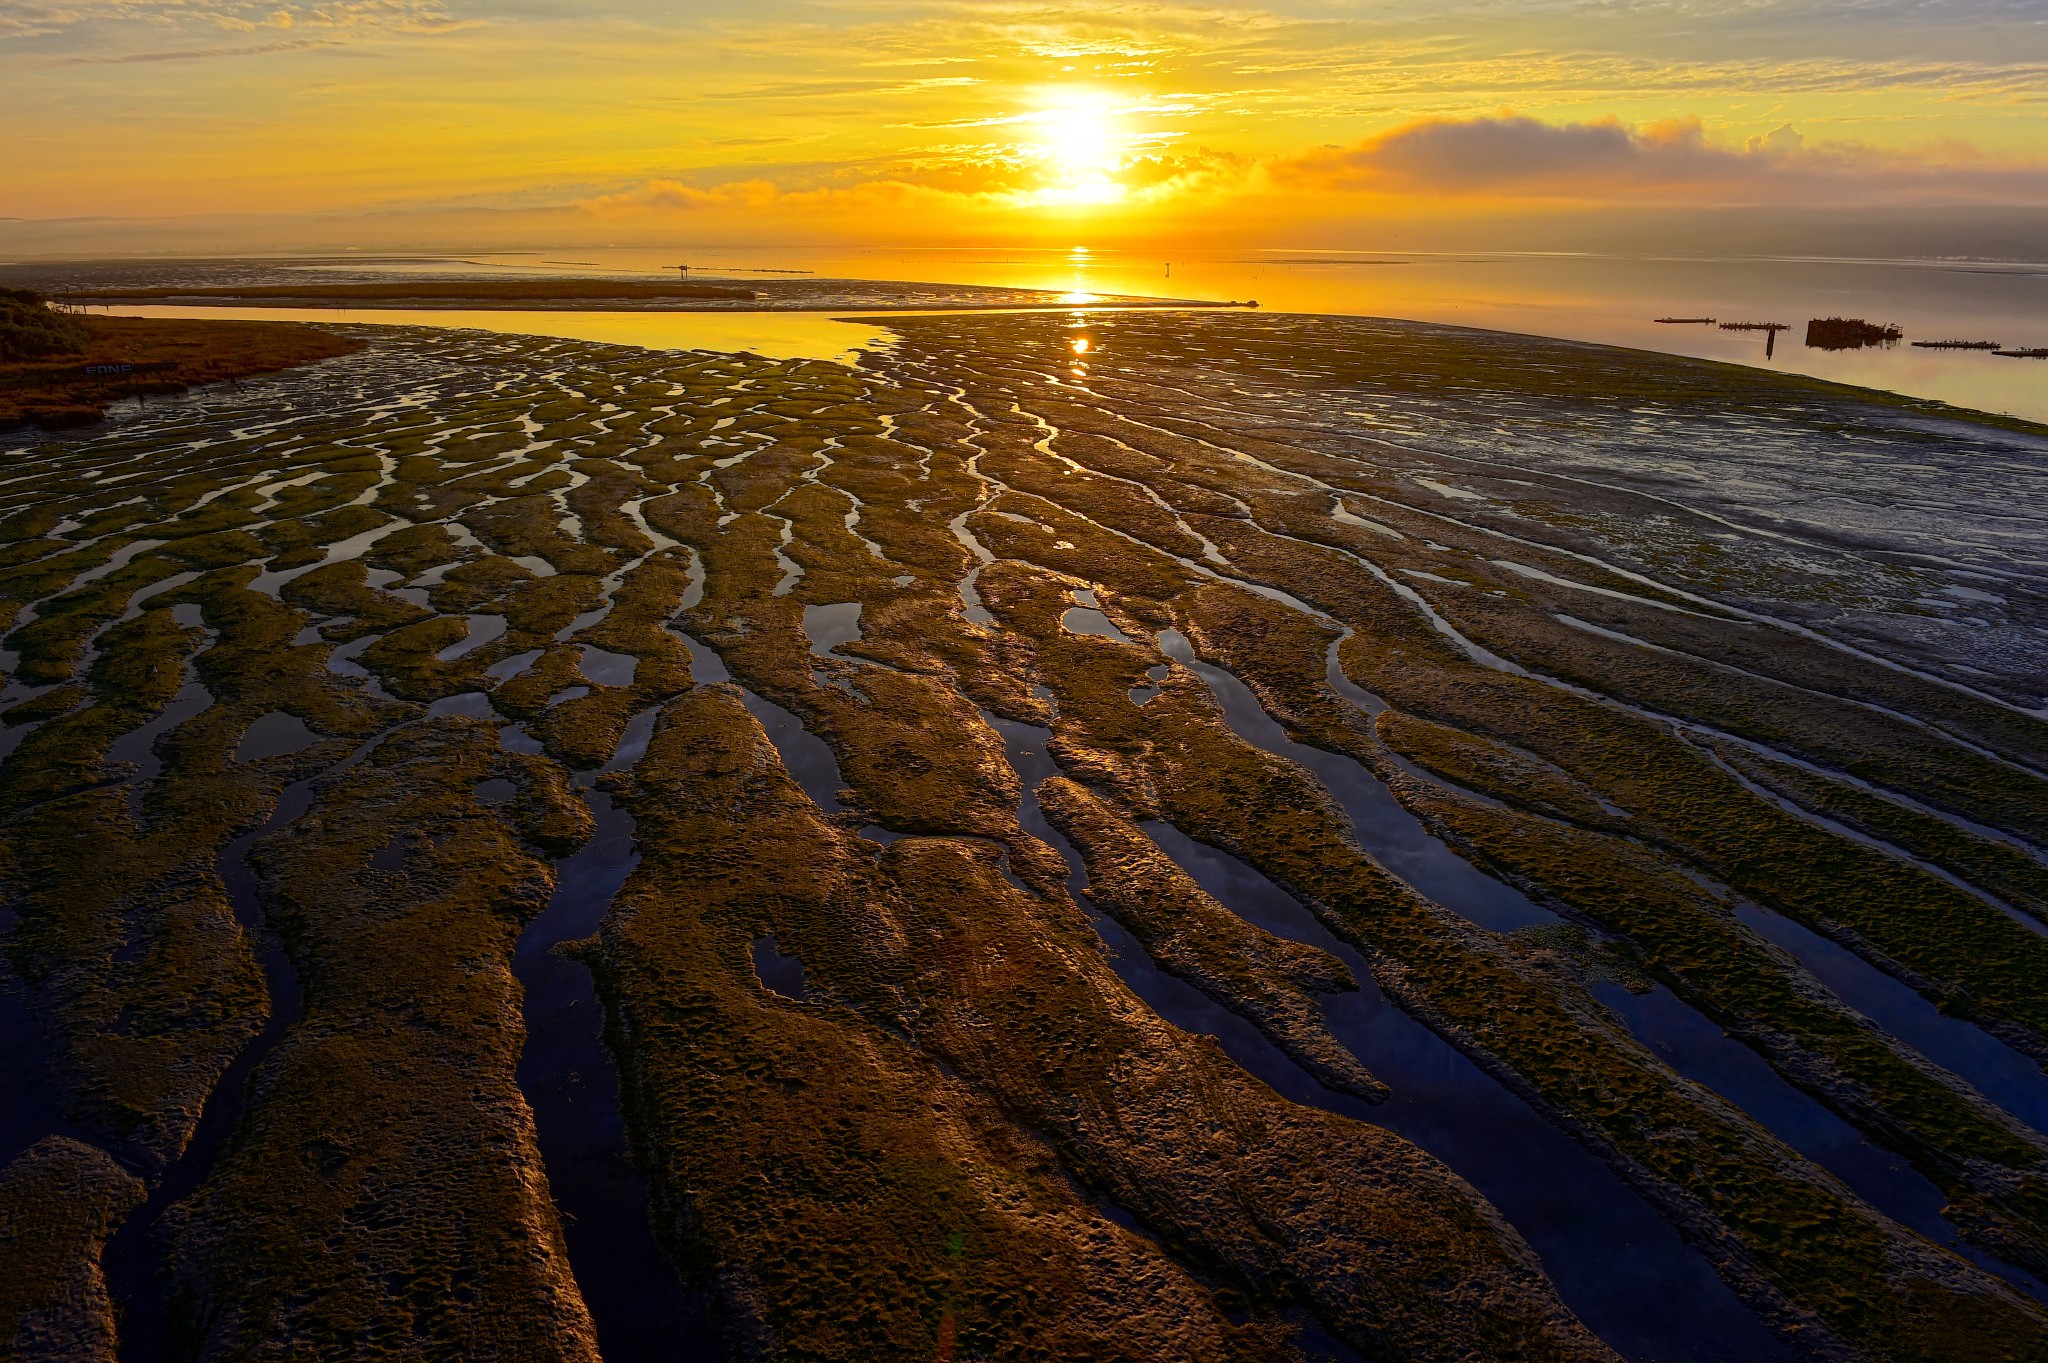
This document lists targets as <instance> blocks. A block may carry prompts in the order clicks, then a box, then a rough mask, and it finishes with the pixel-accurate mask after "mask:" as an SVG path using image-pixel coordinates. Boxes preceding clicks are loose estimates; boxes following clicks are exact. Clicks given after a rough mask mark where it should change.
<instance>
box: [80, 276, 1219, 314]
mask: <svg viewBox="0 0 2048 1363" xmlns="http://www.w3.org/2000/svg"><path fill="white" fill-rule="evenodd" d="M56 299H57V301H58V302H61V303H64V304H67V305H70V306H74V307H99V306H109V307H112V306H122V305H137V304H147V305H157V306H167V307H265V308H332V309H335V310H337V311H347V310H349V309H351V308H365V309H367V308H377V309H394V310H397V309H403V310H408V311H422V312H455V311H463V312H485V311H504V312H552V311H563V312H961V311H982V310H997V309H1006V308H1018V307H1062V306H1109V307H1119V308H1187V307H1200V308H1222V307H1253V306H1256V304H1253V303H1240V302H1236V301H1222V300H1216V299H1196V298H1156V297H1146V296H1143V295H1136V294H1089V295H1087V296H1086V299H1085V302H1083V301H1082V300H1081V299H1080V298H1077V297H1076V296H1075V295H1074V294H1071V293H1061V292H1058V291H1056V290H1052V289H1001V288H990V287H987V286H980V285H929V284H917V283H909V282H889V281H871V280H834V279H804V280H801V281H797V280H760V281H750V282H749V283H748V284H747V285H746V286H745V287H739V286H729V285H710V284H698V283H677V284H667V283H653V282H646V281H637V280H630V281H629V280H609V279H561V280H552V279H551V280H509V279H508V280H476V281H471V280H463V281H448V280H404V281H393V282H390V283H354V284H310V285H300V284H249V285H227V286H215V287H191V286H184V285H176V284H171V285H156V286H152V287H145V288H115V289H79V290H74V291H70V292H64V293H60V294H58V295H56Z"/></svg>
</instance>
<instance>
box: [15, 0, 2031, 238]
mask: <svg viewBox="0 0 2048 1363" xmlns="http://www.w3.org/2000/svg"><path fill="white" fill-rule="evenodd" d="M2036 8H2037V6H2036V5H2035V4H2034V3H2033V0H1956V2H1955V3H1944V4H1942V5H1939V6H1928V5H1923V4H1919V3H1912V2H1911V0H1869V2H1868V3H1863V4H1858V5H1854V6H1848V5H1841V4H1826V5H1823V4H1818V3H1785V2H1784V0H1690V2H1689V3H1668V4H1664V3H1659V4H1638V3H1628V2H1627V0H1622V2H1621V3H1611V2H1601V0H1491V2H1485V0H1474V2H1472V3H1464V4H1458V3H1453V4H1450V5H1444V6H1431V7H1419V6H1415V5H1412V4H1404V5H1393V4H1380V3H1330V2H1329V0H1294V2H1293V3H1284V4H1275V5H1265V6H1247V7H1233V6H1228V5H1181V4H1142V3H1140V4H1115V3H1109V4H1099V5H1090V6H1078V5H1061V4H1021V3H1001V2H1000V0H997V2H992V3H959V2H958V0H928V2H926V3H903V4H874V5H858V4H847V3H832V2H831V0H825V2H823V3H790V2H789V0H764V2H763V3H749V4H744V5H742V4H735V3H731V0H710V2H709V3H694V4H690V5H674V4H649V3H624V4H622V3H617V2H616V0H597V2H596V3H575V4H564V3H560V0H508V2H507V3H489V2H488V0H487V2H485V3H477V2H476V0H336V2H335V3H330V4H315V5H295V4H291V3H280V2H279V0H262V2H261V3H242V0H75V2H72V3H64V2H62V0H49V2H48V3H40V2H39V3H23V2H22V0H0V80H4V81H5V85H6V88H7V89H8V90H9V92H10V93H9V96H8V106H9V107H8V115H7V141H8V144H9V154H8V158H7V160H8V166H7V172H6V176H5V179H4V182H0V216H5V217H12V218H16V219H30V220H38V219H68V218H78V217H116V218H135V219H149V220H161V219H187V218H189V219H194V220H202V221H213V220H219V219H221V218H222V216H223V215H254V216H255V217H257V218H262V217H269V216H273V215H278V216H282V217H284V218H290V219H302V218H306V217H309V216H314V215H329V216H331V215H342V217H343V218H345V219H346V220H347V221H349V222H352V223H354V224H356V229H355V230H356V231H357V232H358V233H359V235H360V236H361V237H362V238H363V239H364V240H365V241H366V242H367V241H379V240H394V239H398V238H402V237H405V236H407V234H408V233H409V234H411V235H412V236H414V237H418V236H419V235H421V234H422V233H428V234H431V232H433V231H441V232H443V233H444V234H448V233H453V234H465V233H466V234H468V235H470V236H471V237H474V238H475V239H477V240H478V241H479V242H480V243H481V242H483V241H486V240H510V239H514V238H518V237H521V236H529V237H535V238H542V237H545V238H547V239H550V240H563V241H567V240H583V239H588V240H598V239H600V238H602V239H620V240H635V239H639V238H641V237H647V236H653V235H659V234H666V235H672V234H674V233H675V232H676V231H678V230H687V231H688V232H689V233H690V234H691V235H693V236H696V237H699V238H718V237H725V238H728V239H749V238H758V239H764V240H765V239H775V240H790V241H800V240H832V241H857V240H875V241H890V242H917V241H943V240H952V239H960V240H968V239H974V240H991V239H1013V240H1018V241H1023V242H1029V241H1038V240H1048V241H1050V240H1065V239H1068V238H1071V237H1073V236H1075V235H1076V234H1077V233H1082V234H1087V235H1091V236H1093V237H1095V238H1099V239H1105V240H1107V239H1114V238H1118V237H1125V238H1131V237H1147V238H1161V239H1176V240H1188V241H1191V242H1199V241H1215V242H1221V241H1233V240H1253V239H1259V240H1271V239H1273V238H1274V236H1275V233H1276V231H1278V232H1280V234H1281V235H1283V236H1284V235H1286V232H1287V231H1288V230H1294V229H1298V230H1299V233H1305V234H1309V235H1313V234H1314V232H1315V231H1316V230H1318V229H1320V228H1325V227H1331V226H1333V225H1334V226H1338V227H1342V228H1345V229H1346V230H1349V231H1354V232H1365V233H1369V232H1370V229H1371V228H1372V226H1373V225H1374V224H1376V223H1382V222H1391V221H1402V220H1417V219H1437V220H1441V219H1460V218H1475V217H1491V218H1495V219H1512V218H1515V217H1517V216H1528V215H1543V214H1555V213H1560V212H1584V211H1588V210H1597V209H1601V208H1606V207H1616V208H1618V207H1622V206H1626V207H1628V208H1631V209H1641V208H1645V207H1648V208H1653V209H1654V208H1663V209H1669V210H1678V211H1683V210H1686V209H1690V208H1697V207H1704V206H1708V205H1712V206H1725V205H1757V206H1765V207H1771V208H1785V207H1790V208H1799V207H1808V206H1811V207H1825V208H1834V209H1840V208H1844V207H1859V206H1867V207H1871V208H1878V209H1889V208H1897V207H1912V206H1926V205H1958V204H2005V205H2014V204H2019V205H2048V137H2044V134H2043V133H2042V126H2043V125H2042V119H2041V114H2042V112H2043V107H2042V106H2043V103H2044V101H2048V26H2044V25H2043V24H2041V23H2040V22H2039V19H2038V15H2037V14H2036V13H2034V12H2033V11H2034V10H2035V9H2036ZM433 224H439V226H438V227H435V226H432V225H433ZM14 226H15V228H16V229H17V235H18V234H19V232H20V231H26V230H28V229H27V228H25V227H23V226H22V225H21V224H15V225H14ZM47 236H48V233H47V232H45V233H44V237H45V238H47ZM7 240H8V234H7V232H6V231H5V230H0V244H5V243H6V241H7Z"/></svg>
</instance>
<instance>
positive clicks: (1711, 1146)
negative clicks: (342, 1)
mask: <svg viewBox="0 0 2048 1363" xmlns="http://www.w3.org/2000/svg"><path fill="white" fill-rule="evenodd" d="M888 327H889V330H890V332H891V333H892V337H893V339H892V340H891V341H890V343H889V344H887V345H886V346H884V347H881V348H878V349H874V350H869V351H866V352H864V353H862V354H861V355H860V357H859V359H858V362H857V363H854V364H841V363H832V362H825V361H818V360H768V359H762V358H760V357H757V356H752V355H744V354H714V353H708V352H660V351H652V350H641V349H634V348H629V347H623V346H610V345H601V344H594V343H588V342H579V341H568V340H560V339H547V338H541V337H521V336H511V335H499V334H486V333H482V332H472V331H459V330H435V329H432V328H425V327H382V326H376V327H372V326H351V325H334V326H332V327H330V328H329V330H331V332H332V333H333V334H334V335H335V336H337V337H339V338H341V340H342V341H344V342H346V343H347V344H348V345H352V346H359V347H360V348H359V349H356V350H354V351H353V352H352V353H346V354H339V355H335V356H333V357H331V358H327V359H323V360H321V361H319V362H318V363H315V364H312V365H309V366H306V367H303V368H299V369H295V370H291V371H289V372H285V373H281V374H275V375H271V376H268V377H265V378H262V379H258V380H254V381H245V382H243V383H242V384H241V385H240V386H238V387H236V388H233V389H222V388H212V389H203V390H198V391H194V392H191V393H188V394H185V395H183V396H182V397H179V398H177V399H176V400H167V401H163V402H159V403H157V404H154V405H152V406H150V407H148V408H146V409H143V410H139V411H134V412H129V411H126V410H123V411H122V412H121V413H120V414H119V415H118V416H117V418H116V419H115V420H113V421H110V422H107V423H103V424H102V425H100V426H98V427H94V428H90V429H85V430H79V431H71V432H64V433H61V434H60V433H37V432H33V431H31V432H17V433H14V434H11V435H6V436H0V620H6V621H10V622H11V623H10V624H9V625H8V627H7V633H6V634H5V637H4V638H0V666H4V668H5V674H6V677H5V680H6V686H5V691H4V692H0V754H4V760H0V932H4V952H0V1043H4V1046H5V1055H6V1059H5V1061H4V1063H0V1069H4V1072H5V1075H4V1077H5V1084H4V1087H0V1098H4V1099H5V1100H6V1101H4V1102H0V1341H5V1342H7V1343H8V1344H10V1345H11V1346H12V1348H13V1350H14V1353H15V1355H16V1356H20V1357H23V1358H37V1359H60V1358H61V1359H103V1360H120V1363H138V1361H139V1360H160V1359H161V1360H184V1359H198V1358H205V1359H257V1358H279V1357H290V1358H294V1359H297V1358H307V1359H323V1358H334V1359H341V1358H347V1359H352V1360H360V1359H385V1358H388V1359H443V1358H446V1359H467V1358H506V1359H522V1360H523V1359H555V1358H561V1359H577V1360H598V1359H602V1360H605V1363H629V1361H631V1360H642V1359H648V1360H654V1359H671V1360H672V1359H699V1358H702V1359H723V1358H735V1359H747V1360H755V1359H760V1360H855V1359H858V1360H871V1359H872V1360H882V1359H905V1360H909V1359H920V1360H921V1359H932V1358H942V1359H955V1358H957V1359H1002V1360H1028V1359H1056V1358H1057V1359H1130V1360H1140V1359H1156V1360H1212V1359H1213V1360H1218V1361H1219V1363H1220V1361H1222V1360H1244V1361H1246V1363H1250V1361H1252V1360H1260V1361H1264V1360H1271V1361H1272V1363H1285V1361H1288V1360H1300V1361H1301V1363H1307V1361H1308V1360H1332V1359H1336V1360H1343V1359H1372V1360H1381V1359H1387V1360H1393V1359H1412V1360H1459V1361H1461V1363H1481V1361H1482V1360H1495V1359H1515V1360H1560V1361H1562V1360H1586V1361H1587V1363H1591V1361H1592V1360H1612V1359H1617V1358H1620V1359H1627V1360H1630V1363H1728V1361H1729V1360H1737V1359H1740V1360H1745V1361H1747V1360H1764V1359H1783V1360H1818V1361H1825V1363H1852V1361H1856V1360H1926V1361H1927V1363H1936V1360H1941V1361H1942V1363H1949V1361H1951V1360H1983V1361H1984V1363H1991V1361H1992V1360H2014V1361H2015V1363H2017V1361H2018V1360H2027V1359H2038V1358H2042V1357H2048V1287H2044V1285H2043V1284H2044V1281H2048V1074H2044V1073H2043V1069H2042V1066H2043V1062H2044V1061H2048V852H2044V848H2048V696H2044V694H2043V679H2044V678H2048V609H2044V606H2048V590H2044V586H2043V580H2042V562H2041V546H2042V545H2043V544H2044V543H2048V429H2043V428H2038V427H2033V426H2029V425H2026V424H2024V423H2019V422H2015V421H2012V420H2009V419H2002V418H2000V419H1993V418H1980V417H1978V416H1975V415H1973V414H1971V413H1968V412H1963V411H1958V410H1955V409H1950V408H1945V407H1941V406H1939V405H1938V404H1930V403H1918V402H1912V401H1908V400H1904V399H1898V398H1893V397H1891V396H1889V395H1885V394H1878V393H1871V392H1865V391H1862V390H1854V389H1848V388H1842V387H1837V386H1832V385H1828V384H1824V383H1820V382H1817V381H1812V380H1806V379H1799V378H1787V377H1780V376H1776V375H1771V374H1766V373H1762V372H1759V371H1755V370H1748V369H1742V368H1737V367H1733V366H1725V365H1717V364H1713V363H1708V362H1703V361H1695V360H1688V359H1681V358H1675V357H1669V356H1662V355H1652V354H1647V353H1643V352H1634V351H1622V350H1615V349H1609V348H1603V347H1598V346H1591V345H1584V344H1578V343H1572V342H1563V341H1549V340H1540V339H1537V338H1531V337H1520V336H1510V335H1504V334H1500V333H1491V332H1478V331H1464V330H1458V329H1454V328H1446V327H1439V326H1431V325H1423V324H1412V323H1397V322H1384V321H1377V320H1371V319H1358V318H1334V317H1304V316H1288V315H1279V316H1257V315H1250V314H1245V313H1229V312H1215V311H1191V312H1167V311H1130V312H1103V313H1089V312H1068V311H1049V312H1026V313H983V314H978V315H976V314H963V315H952V314H935V315H930V316H922V317H896V318H891V319H890V320H889V321H888Z"/></svg>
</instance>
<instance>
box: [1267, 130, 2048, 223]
mask: <svg viewBox="0 0 2048 1363" xmlns="http://www.w3.org/2000/svg"><path fill="white" fill-rule="evenodd" d="M1269 175H1270V177H1271V178H1272V180H1274V181H1275V182H1276V183H1278V184H1281V185H1283V186H1291V187H1296V188H1310V189H1325V190H1335V191H1340V192H1341V191H1352V192H1377V193H1383V194H1397V195H1415V194H1426V195H1432V196H1441V197H1452V198H1458V197H1474V198H1489V199H1550V200H1560V201H1576V202H1628V203H1642V202H1666V203H1670V202H1698V203H1715V204H1724V205H1725V204H1738V203H1739V204H1769V203H1782V202H1793V203H1800V204H1808V205H1822V206H1837V207H1846V206H1850V205H1853V204H1858V203H1915V202H1938V201H1947V202H1962V203H1970V202H1984V203H2048V164H2042V163H2038V162H2036V163H2026V162H1997V161H1992V160H1989V159H1986V158H1983V157H1981V156H1979V155H1977V154H1975V153H1973V152H1970V151H1968V150H1967V149H1960V148H1955V147H1945V148H1937V149H1933V150H1930V151H1923V152H1917V153H1916V152H1902V151H1890V150H1879V149H1876V148H1871V147H1866V146H1861V145H1858V144H1853V143H1832V144H1813V143H1809V142H1808V141H1807V139H1806V138H1805V137H1803V136H1802V135H1801V134H1800V133H1799V132H1798V130H1797V129H1795V128H1792V127H1790V126H1786V127H1781V128H1778V129H1777V130H1775V131H1773V132H1771V133H1768V134H1765V135H1763V136H1761V137H1753V138H1750V139H1749V140H1748V141H1747V142H1745V143H1743V144H1741V145H1739V146H1722V145H1717V144H1715V143H1713V142H1711V141H1709V140H1708V137H1707V133H1706V129H1705V127H1704V126H1703V125H1702V123H1701V122H1700V120H1699V119H1697V118H1681V119H1671V120H1667V121H1664V122H1658V123H1649V124H1644V125H1641V126H1637V127H1632V126H1630V125H1628V124H1625V123H1622V122H1620V121H1619V120H1617V119H1604V120H1600V121H1597V122H1590V123H1545V122H1543V121H1541V120H1539V119H1534V118H1528V117H1524V116H1520V115H1514V114H1502V115H1496V116H1491V117H1483V118H1465V119H1455V118H1428V119H1420V120H1417V121H1414V122H1411V123H1406V124H1403V125H1402V126H1400V127H1397V128H1394V129H1392V130H1391V131H1388V132H1385V133H1381V134H1379V135H1378V136H1375V137H1371V138H1367V139H1366V140H1364V141H1362V142H1356V143H1353V144H1351V145H1350V146H1345V147H1323V148H1319V149H1317V150H1315V151H1312V152H1308V153H1306V154H1304V155H1300V156H1296V157H1292V158H1283V159H1280V160H1277V161H1275V162H1273V163H1272V164H1271V166H1270V167H1269Z"/></svg>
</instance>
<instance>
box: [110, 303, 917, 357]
mask: <svg viewBox="0 0 2048 1363" xmlns="http://www.w3.org/2000/svg"><path fill="white" fill-rule="evenodd" d="M95 311H101V310H100V309H95ZM104 311H106V312H109V313H112V314H113V315H115V316H117V317H200V318H206V317H228V318H247V319H250V320H252V321H258V322H277V321H287V322H375V323H378V324H381V325H386V326H401V327H425V326H435V327H470V328H474V329H476V330H478V331H497V332H505V333H509V334H513V335H522V336H561V337H565V338H567V339H569V340H572V341H601V342H605V343H607V344H610V345H635V346H645V347H647V348H648V349H650V350H726V351H737V350H746V351H751V352H753V353H754V354H756V355H761V356H765V357H766V358H768V359H771V360H797V359H807V358H808V359H820V360H840V361H851V360H852V359H853V357H854V354H855V352H856V351H859V350H862V349H866V348H871V347H873V346H877V345H880V344H882V343H884V342H886V341H887V340H888V337H889V333H888V331H887V329H886V328H884V327H883V326H882V325H881V324H880V323H877V322H867V321H850V322H841V321H836V320H834V319H833V318H832V317H831V316H830V315H828V314H824V313H816V312H784V313H771V312H555V311H548V312H501V311H481V312H462V311H442V310H439V309H432V310H429V309H424V308H172V307H151V306H138V307H122V308H108V309H104Z"/></svg>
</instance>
